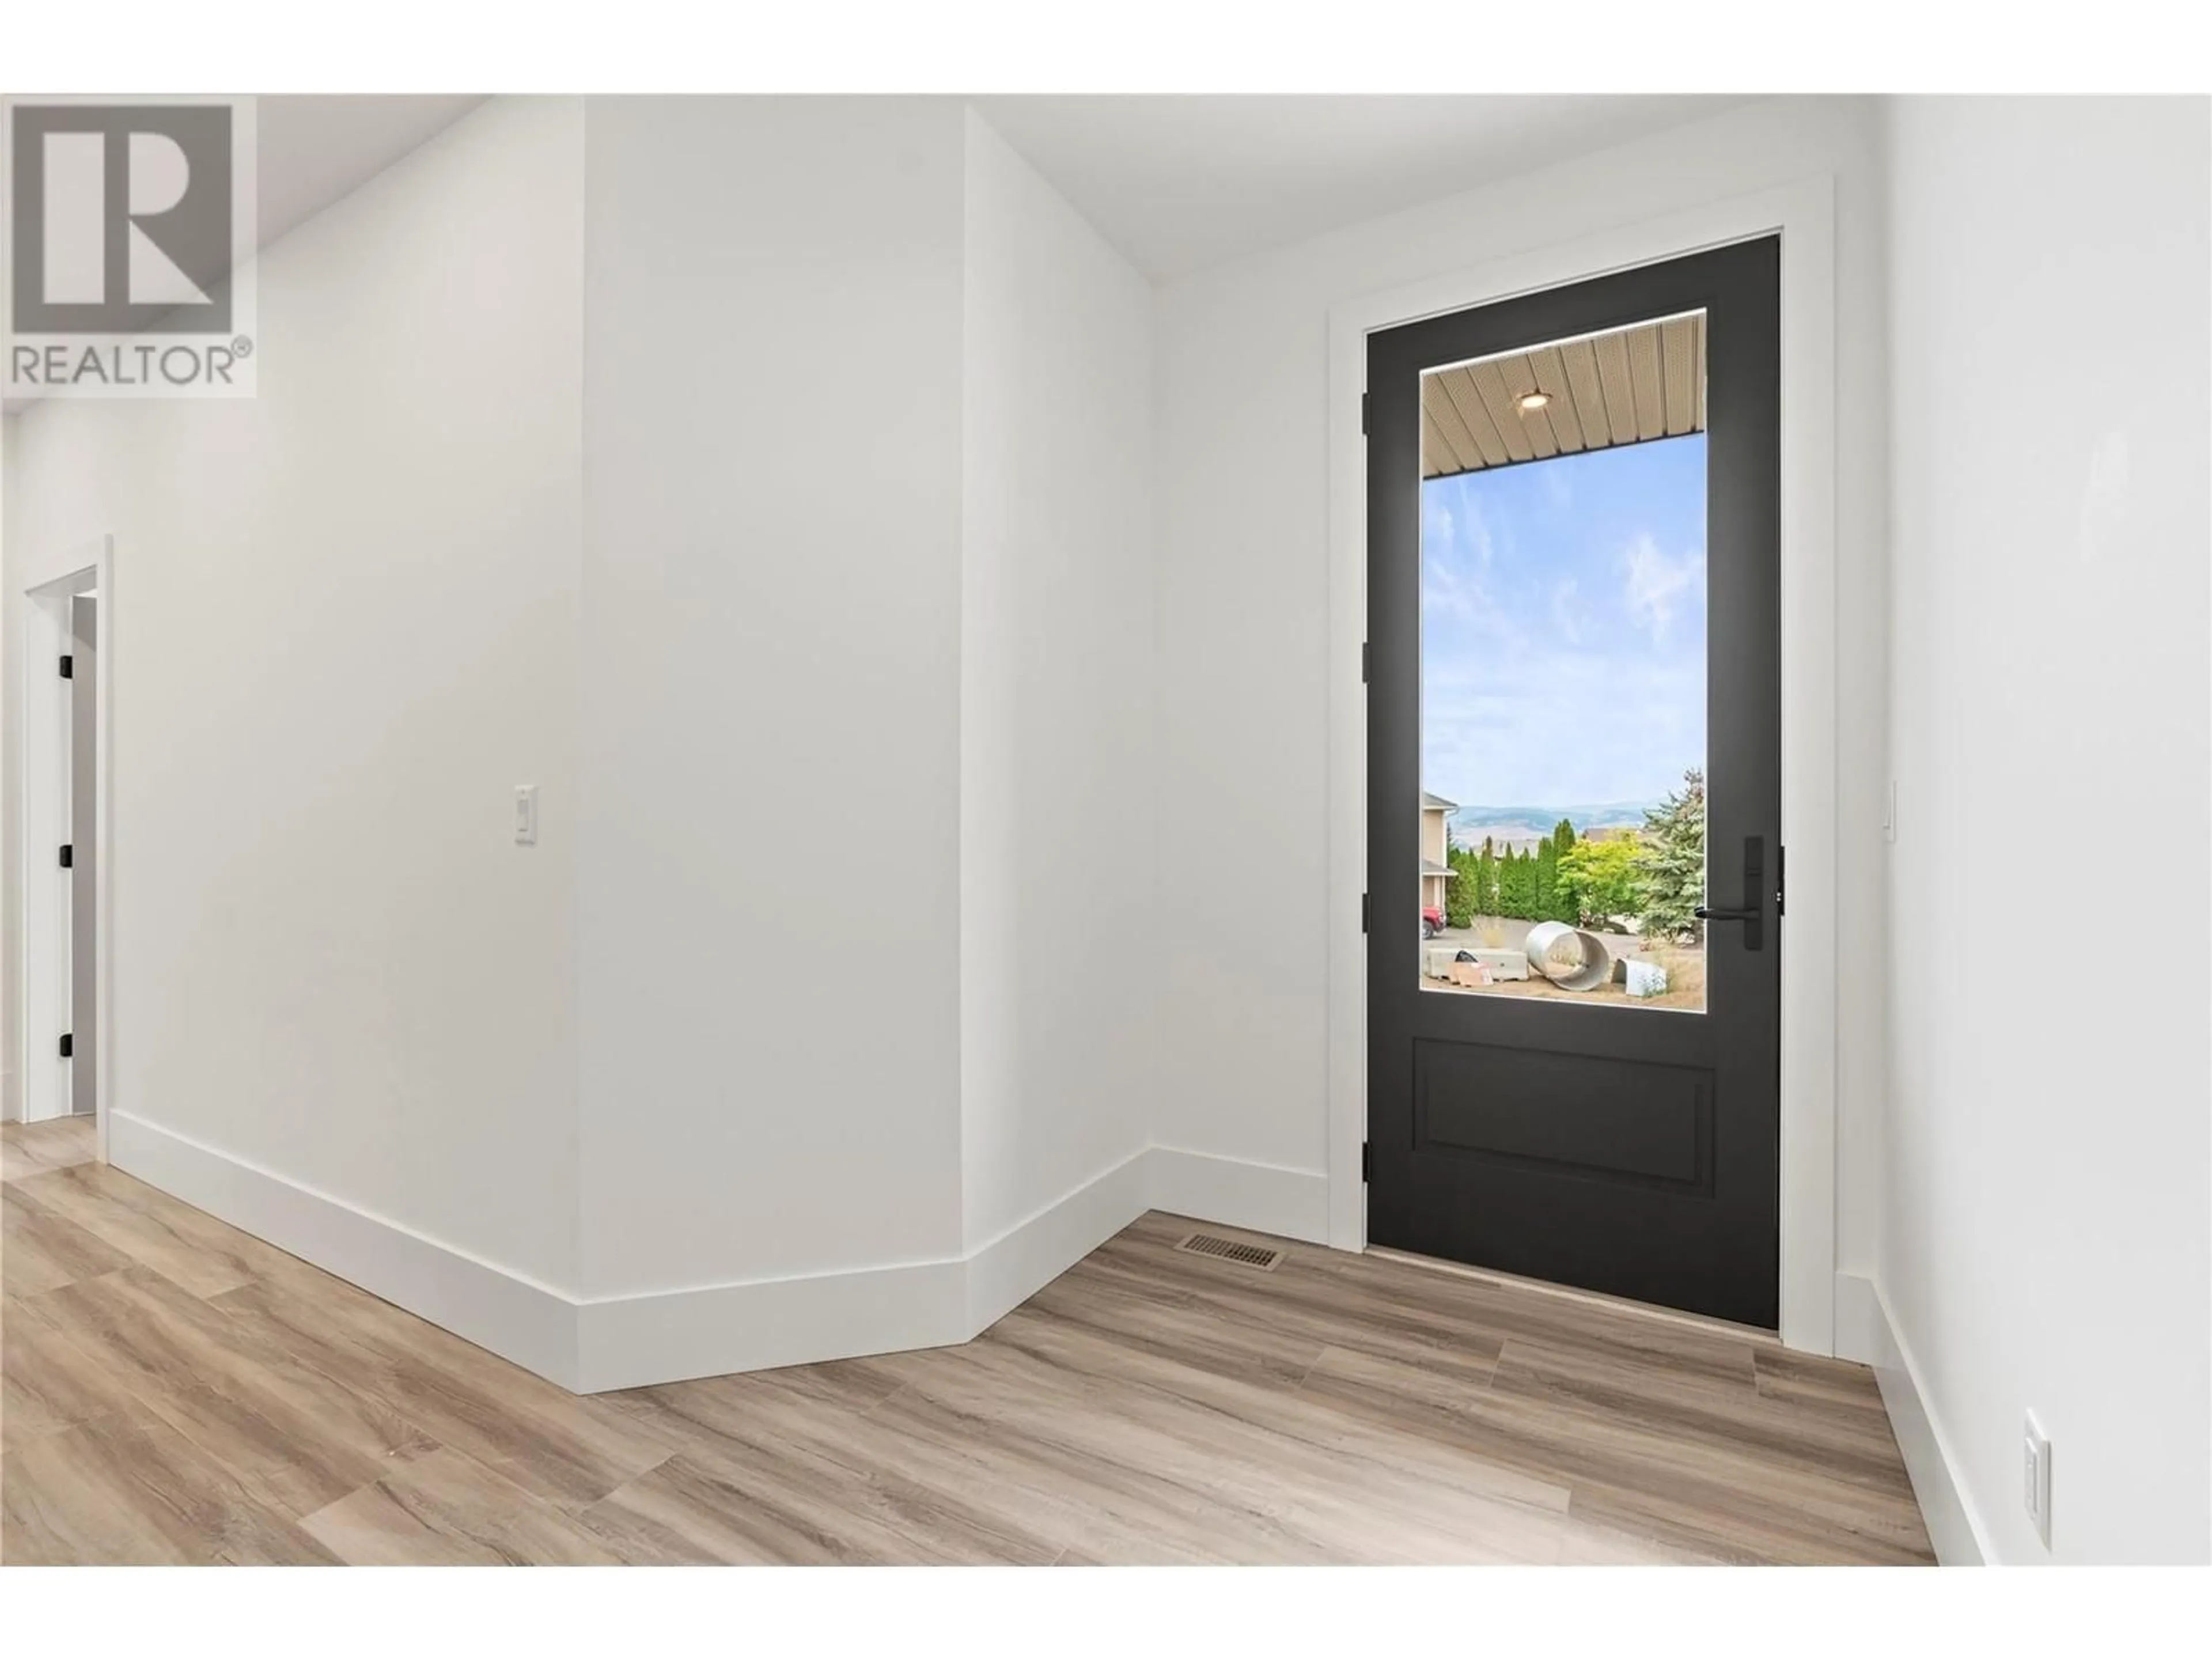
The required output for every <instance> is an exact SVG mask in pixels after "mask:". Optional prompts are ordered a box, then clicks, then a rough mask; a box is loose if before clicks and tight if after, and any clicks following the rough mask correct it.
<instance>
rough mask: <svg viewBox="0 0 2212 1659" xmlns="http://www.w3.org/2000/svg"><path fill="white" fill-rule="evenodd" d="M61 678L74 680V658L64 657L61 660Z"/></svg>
mask: <svg viewBox="0 0 2212 1659" xmlns="http://www.w3.org/2000/svg"><path fill="white" fill-rule="evenodd" d="M62 678H64V679H65V680H73V679H75V678H76V658H75V657H64V658H63V659H62Z"/></svg>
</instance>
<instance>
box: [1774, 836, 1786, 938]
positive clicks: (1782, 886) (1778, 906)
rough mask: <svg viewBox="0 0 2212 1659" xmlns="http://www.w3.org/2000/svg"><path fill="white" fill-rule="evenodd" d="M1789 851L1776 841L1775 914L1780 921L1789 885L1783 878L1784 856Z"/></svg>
mask: <svg viewBox="0 0 2212 1659" xmlns="http://www.w3.org/2000/svg"><path fill="white" fill-rule="evenodd" d="M1787 851H1789V849H1788V848H1785V847H1784V846H1783V844H1782V843H1781V842H1775V843H1774V915H1775V917H1776V919H1777V920H1779V919H1780V918H1781V915H1782V910H1783V896H1784V892H1785V891H1786V890H1787V885H1788V884H1786V883H1785V882H1784V880H1783V879H1782V857H1783V854H1784V853H1786V852H1787Z"/></svg>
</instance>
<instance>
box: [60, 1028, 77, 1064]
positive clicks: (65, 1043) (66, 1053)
mask: <svg viewBox="0 0 2212 1659" xmlns="http://www.w3.org/2000/svg"><path fill="white" fill-rule="evenodd" d="M75 1049H76V1039H75V1038H74V1037H73V1036H71V1035H70V1033H69V1032H67V1031H64V1032H63V1033H62V1058H63V1059H64V1060H67V1059H68V1058H69V1057H70V1054H71V1053H72V1052H74V1051H75Z"/></svg>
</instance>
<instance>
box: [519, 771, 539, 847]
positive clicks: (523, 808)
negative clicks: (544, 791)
mask: <svg viewBox="0 0 2212 1659" xmlns="http://www.w3.org/2000/svg"><path fill="white" fill-rule="evenodd" d="M514 844H515V845H516V846H517V847H535V846H537V845H538V786H537V785H536V784H534V783H518V784H516V785H515V786H514Z"/></svg>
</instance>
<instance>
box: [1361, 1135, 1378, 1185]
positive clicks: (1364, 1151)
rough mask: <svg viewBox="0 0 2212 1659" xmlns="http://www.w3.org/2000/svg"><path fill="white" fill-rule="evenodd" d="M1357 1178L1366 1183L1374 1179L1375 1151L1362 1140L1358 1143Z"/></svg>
mask: <svg viewBox="0 0 2212 1659" xmlns="http://www.w3.org/2000/svg"><path fill="white" fill-rule="evenodd" d="M1359 1178H1360V1179H1361V1180H1362V1181H1366V1182H1371V1181H1373V1180H1374V1179H1375V1149H1374V1147H1372V1146H1369V1145H1368V1144H1367V1142H1365V1141H1364V1140H1363V1141H1361V1142H1360V1143H1359Z"/></svg>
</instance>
